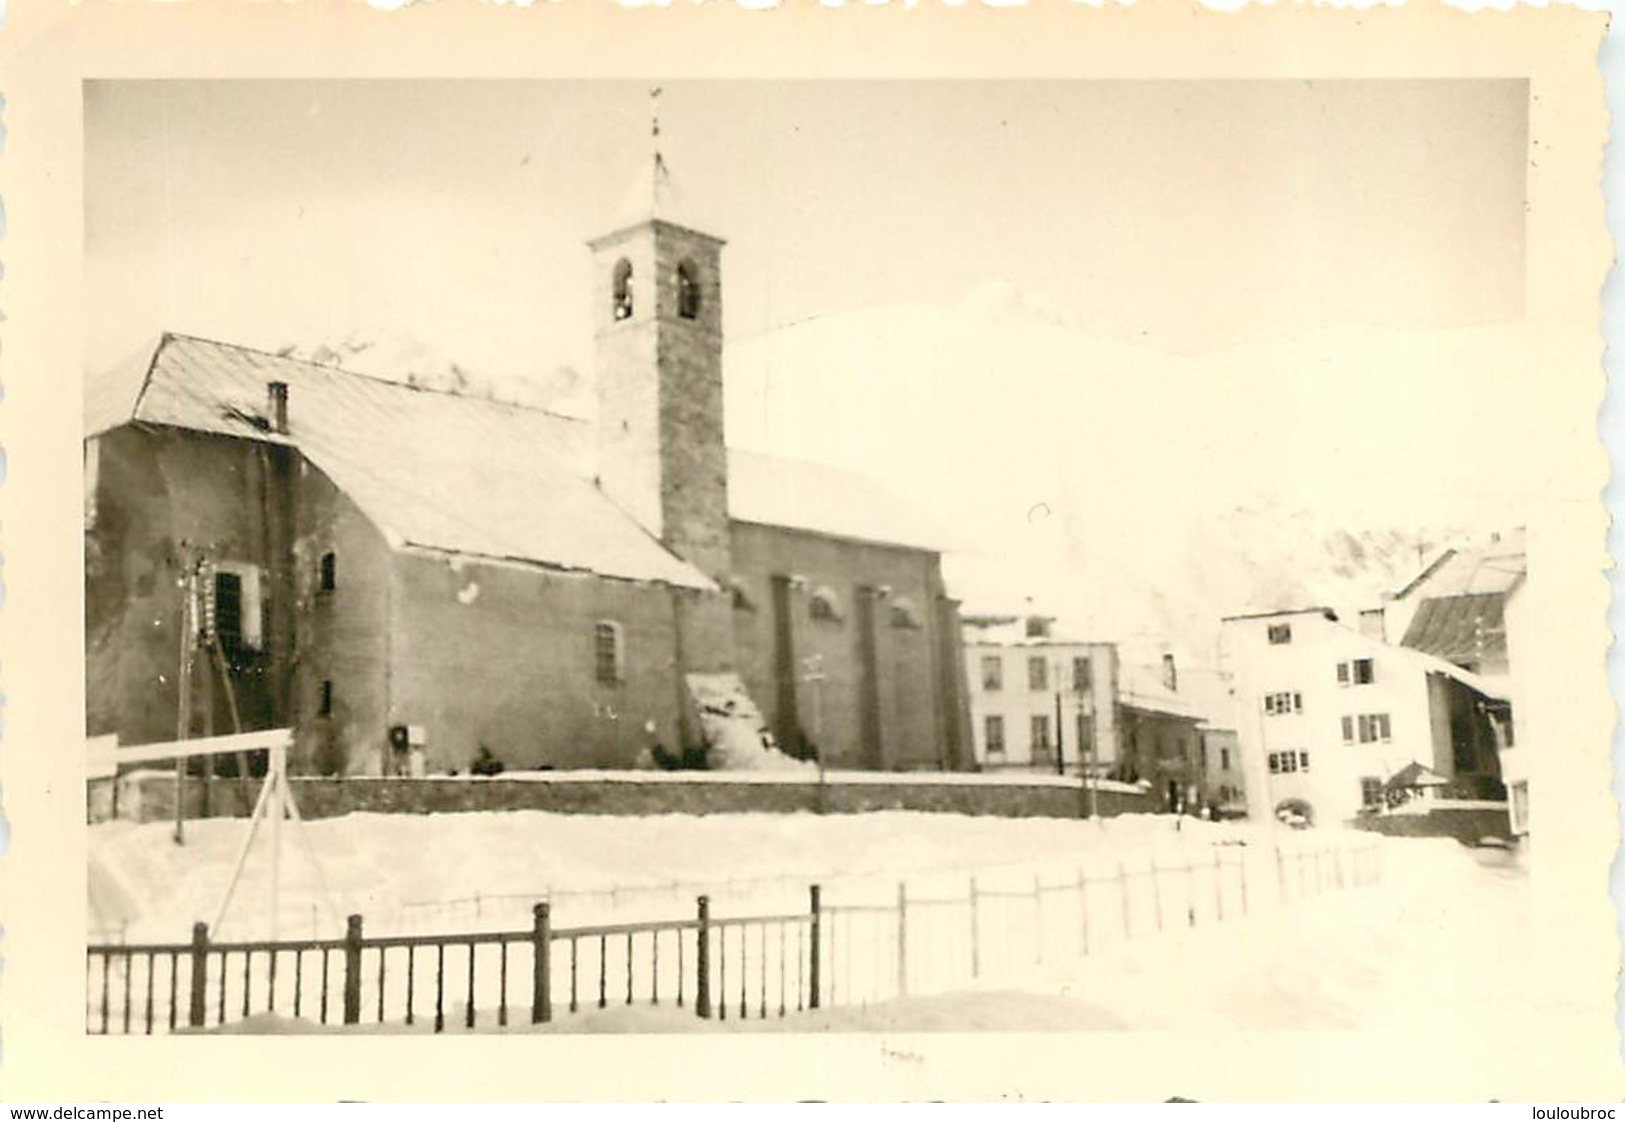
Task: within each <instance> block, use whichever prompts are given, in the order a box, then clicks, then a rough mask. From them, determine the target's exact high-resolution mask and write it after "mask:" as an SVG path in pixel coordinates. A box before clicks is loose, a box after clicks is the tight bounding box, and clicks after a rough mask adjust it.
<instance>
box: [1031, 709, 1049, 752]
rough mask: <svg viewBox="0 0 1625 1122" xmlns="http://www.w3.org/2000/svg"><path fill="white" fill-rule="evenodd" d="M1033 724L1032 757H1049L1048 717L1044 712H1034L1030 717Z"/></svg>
mask: <svg viewBox="0 0 1625 1122" xmlns="http://www.w3.org/2000/svg"><path fill="white" fill-rule="evenodd" d="M1032 726H1033V758H1034V759H1039V758H1043V759H1048V758H1049V749H1050V744H1049V717H1048V716H1047V715H1045V714H1035V715H1034V716H1033V718H1032Z"/></svg>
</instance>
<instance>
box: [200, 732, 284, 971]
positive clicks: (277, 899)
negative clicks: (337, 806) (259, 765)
mask: <svg viewBox="0 0 1625 1122" xmlns="http://www.w3.org/2000/svg"><path fill="white" fill-rule="evenodd" d="M209 758H210V759H213V758H214V757H212V756H211V757H209ZM265 770H266V775H265V782H267V783H269V784H270V785H271V801H270V803H268V804H267V805H266V808H265V809H266V812H267V813H269V814H270V816H271V836H270V839H269V840H270V843H271V916H270V919H271V941H272V942H273V943H274V942H276V938H277V928H278V926H279V921H280V919H281V912H282V816H283V815H284V814H286V813H287V787H286V784H287V782H288V774H287V773H288V768H287V755H286V750H285V749H284V748H283V747H282V746H281V745H277V746H276V747H275V748H272V749H271V752H270V759H269V761H268V762H267V766H266V769H265Z"/></svg>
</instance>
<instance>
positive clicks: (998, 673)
mask: <svg viewBox="0 0 1625 1122" xmlns="http://www.w3.org/2000/svg"><path fill="white" fill-rule="evenodd" d="M982 688H983V689H984V690H987V691H988V692H989V693H994V692H997V691H999V690H1002V689H1004V660H1003V659H1002V658H1000V657H999V656H998V655H983V656H982Z"/></svg>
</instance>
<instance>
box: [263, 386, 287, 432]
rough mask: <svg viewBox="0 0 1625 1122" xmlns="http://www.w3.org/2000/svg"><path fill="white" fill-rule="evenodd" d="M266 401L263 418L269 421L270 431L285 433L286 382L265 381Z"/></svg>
mask: <svg viewBox="0 0 1625 1122" xmlns="http://www.w3.org/2000/svg"><path fill="white" fill-rule="evenodd" d="M265 390H266V402H265V418H266V420H268V421H270V422H271V431H272V432H278V433H282V434H284V435H286V434H287V431H288V383H286V382H267V383H265Z"/></svg>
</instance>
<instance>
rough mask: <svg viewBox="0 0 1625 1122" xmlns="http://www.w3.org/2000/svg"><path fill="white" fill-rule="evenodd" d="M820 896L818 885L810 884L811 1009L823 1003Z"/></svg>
mask: <svg viewBox="0 0 1625 1122" xmlns="http://www.w3.org/2000/svg"><path fill="white" fill-rule="evenodd" d="M820 896H821V892H820V890H819V887H818V885H816V884H814V885H809V886H808V888H807V897H808V900H809V903H810V906H811V908H812V938H811V940H810V941H811V943H812V946H811V948H810V951H809V953H810V954H811V955H812V958H811V960H810V961H809V962H808V963H807V1008H809V1009H817V1008H819V1007H820V1005H821V1004H822V995H821V990H822V985H821V983H822V981H823V968H822V964H821V960H822V959H823V956H824V952H823V940H822V939H821V938H820V936H821V934H822V932H823V916H822V912H823V905H822V901H821V899H820Z"/></svg>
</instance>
